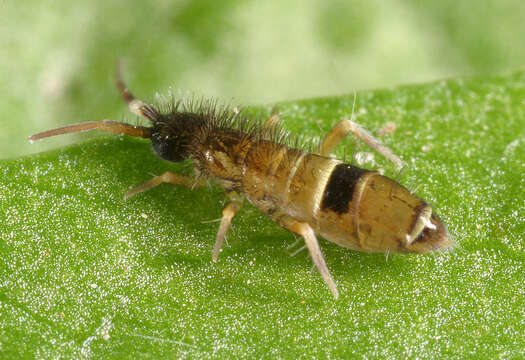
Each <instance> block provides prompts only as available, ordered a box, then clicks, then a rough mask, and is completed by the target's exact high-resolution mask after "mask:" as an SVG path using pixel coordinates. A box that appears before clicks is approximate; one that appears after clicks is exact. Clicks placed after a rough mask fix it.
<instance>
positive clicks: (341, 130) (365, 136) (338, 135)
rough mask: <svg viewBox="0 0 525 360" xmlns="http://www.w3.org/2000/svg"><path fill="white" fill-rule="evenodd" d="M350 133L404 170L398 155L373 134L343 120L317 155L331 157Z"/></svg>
mask: <svg viewBox="0 0 525 360" xmlns="http://www.w3.org/2000/svg"><path fill="white" fill-rule="evenodd" d="M349 132H351V133H352V134H354V136H356V137H357V138H359V139H360V140H361V141H362V142H364V143H365V144H367V145H368V146H370V147H371V148H372V149H374V150H375V151H377V152H378V153H380V154H381V155H383V156H384V157H386V158H387V159H388V160H390V161H392V162H393V163H394V164H395V165H396V166H397V167H398V168H402V167H403V166H404V163H403V161H402V160H401V159H400V158H399V157H398V156H397V155H395V154H394V153H393V152H392V150H390V149H389V148H388V147H386V146H385V145H383V144H382V143H381V141H379V140H378V139H376V138H375V137H374V136H373V135H372V134H370V133H369V132H368V131H366V130H365V129H363V128H362V127H361V126H360V125H359V124H357V123H355V122H353V121H352V120H343V121H341V122H340V123H339V124H337V125H336V126H334V128H333V129H332V131H330V133H329V134H328V135H327V136H326V138H325V139H324V140H323V142H322V143H321V145H319V147H318V148H317V150H316V153H318V154H320V155H324V156H327V155H329V154H330V153H331V152H332V150H333V149H334V148H335V146H336V145H337V144H338V143H339V142H340V141H341V139H343V138H344V137H345V136H346V135H347V134H348V133H349Z"/></svg>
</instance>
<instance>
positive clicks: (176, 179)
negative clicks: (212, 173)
mask: <svg viewBox="0 0 525 360" xmlns="http://www.w3.org/2000/svg"><path fill="white" fill-rule="evenodd" d="M162 183H169V184H175V185H181V186H184V187H187V188H190V189H194V188H196V187H201V186H203V185H204V182H203V181H202V180H199V179H198V178H197V179H194V178H191V177H189V176H186V175H181V174H177V173H174V172H171V171H166V172H165V173H163V174H162V175H158V176H155V177H153V178H151V179H150V180H148V181H146V182H145V183H144V184H141V185H139V186H136V187H134V188H133V189H131V190H130V191H128V193H127V194H126V195H124V199H128V198H130V197H132V196H133V195H136V194H138V193H141V192H144V191H147V190H150V189H152V188H154V187H155V186H158V185H160V184H162Z"/></svg>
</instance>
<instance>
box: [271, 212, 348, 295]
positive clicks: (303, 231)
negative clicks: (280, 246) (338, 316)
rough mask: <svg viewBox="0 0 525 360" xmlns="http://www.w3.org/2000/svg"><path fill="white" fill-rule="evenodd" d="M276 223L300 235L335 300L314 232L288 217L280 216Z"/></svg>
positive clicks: (332, 281) (337, 293) (331, 279)
mask: <svg viewBox="0 0 525 360" xmlns="http://www.w3.org/2000/svg"><path fill="white" fill-rule="evenodd" d="M276 221H277V222H278V223H279V224H280V225H281V226H282V227H284V228H285V229H287V230H289V231H291V232H293V233H295V234H297V235H301V236H302V237H303V238H304V242H305V244H306V247H307V248H308V251H309V252H310V256H311V257H312V260H313V262H314V265H315V266H316V267H317V270H318V271H319V273H320V274H321V277H322V278H323V280H324V282H325V283H326V285H327V286H328V288H329V289H330V291H331V292H332V294H333V295H334V297H335V298H336V299H337V298H338V297H339V292H338V291H337V286H336V285H335V282H334V279H333V278H332V275H331V274H330V270H328V267H327V266H326V263H325V261H324V257H323V253H322V252H321V248H320V247H319V243H318V241H317V237H316V236H315V232H314V230H313V229H312V227H311V226H310V225H308V223H305V222H299V221H297V220H295V219H293V218H292V217H290V216H288V215H283V216H280V217H279V218H278V219H276Z"/></svg>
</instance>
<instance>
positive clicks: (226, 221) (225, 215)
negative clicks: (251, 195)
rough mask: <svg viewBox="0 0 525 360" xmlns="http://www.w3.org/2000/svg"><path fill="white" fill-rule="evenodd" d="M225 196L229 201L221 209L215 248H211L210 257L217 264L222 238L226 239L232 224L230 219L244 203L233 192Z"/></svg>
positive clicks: (242, 198)
mask: <svg viewBox="0 0 525 360" xmlns="http://www.w3.org/2000/svg"><path fill="white" fill-rule="evenodd" d="M226 196H227V197H228V198H229V199H230V202H229V203H228V204H226V206H225V207H224V208H223V209H222V218H221V224H220V226H219V231H217V237H216V239H215V246H214V247H213V253H212V256H211V259H212V260H213V262H217V259H218V258H219V253H220V251H221V248H222V244H223V243H224V238H225V237H226V233H227V232H228V229H229V228H230V225H231V223H232V219H233V217H234V216H235V214H236V213H237V212H238V211H239V210H240V209H241V208H242V203H243V201H244V197H242V196H241V195H239V194H237V193H236V192H234V191H232V192H229V193H226Z"/></svg>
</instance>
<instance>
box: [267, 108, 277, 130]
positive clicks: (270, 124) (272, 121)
mask: <svg viewBox="0 0 525 360" xmlns="http://www.w3.org/2000/svg"><path fill="white" fill-rule="evenodd" d="M278 123H279V109H277V108H276V107H274V108H273V109H272V115H271V116H270V117H269V118H268V120H266V122H265V123H264V128H265V129H268V130H269V129H272V128H274V127H275V126H277V124H278Z"/></svg>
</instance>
